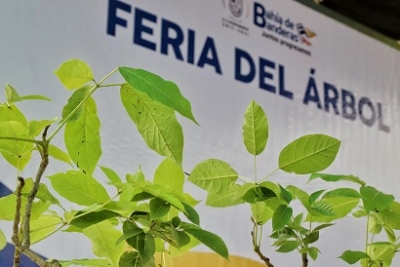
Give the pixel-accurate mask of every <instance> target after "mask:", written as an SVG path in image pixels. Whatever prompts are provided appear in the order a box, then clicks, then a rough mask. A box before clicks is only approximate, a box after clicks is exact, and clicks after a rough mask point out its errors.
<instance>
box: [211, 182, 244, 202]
mask: <svg viewBox="0 0 400 267" xmlns="http://www.w3.org/2000/svg"><path fill="white" fill-rule="evenodd" d="M240 187H241V186H240V185H237V184H233V185H231V186H230V187H229V189H228V190H226V191H223V192H222V193H217V194H208V195H207V200H206V205H208V206H211V207H221V208H223V207H229V206H235V205H238V204H242V203H243V200H241V199H237V198H236V197H235V196H236V193H237V191H238V190H239V188H240Z"/></svg>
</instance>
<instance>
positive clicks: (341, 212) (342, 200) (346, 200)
mask: <svg viewBox="0 0 400 267" xmlns="http://www.w3.org/2000/svg"><path fill="white" fill-rule="evenodd" d="M359 202H360V199H358V198H353V197H332V198H325V199H323V200H322V201H319V203H326V204H328V205H329V207H330V208H332V209H333V212H334V213H333V214H329V213H325V215H324V213H323V211H322V210H321V209H315V208H313V210H315V211H317V212H318V213H313V216H312V218H311V221H313V222H331V221H333V220H336V219H340V218H343V217H345V216H346V215H347V214H349V213H350V212H351V211H352V210H353V209H354V208H355V207H357V205H358V203H359ZM328 211H329V212H330V209H329V210H328ZM307 220H308V221H309V220H310V214H309V215H308V216H307Z"/></svg>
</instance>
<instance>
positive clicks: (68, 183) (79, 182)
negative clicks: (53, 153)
mask: <svg viewBox="0 0 400 267" xmlns="http://www.w3.org/2000/svg"><path fill="white" fill-rule="evenodd" d="M49 179H50V181H51V185H52V186H53V188H54V190H56V191H57V193H58V194H60V195H61V196H62V197H64V198H66V199H67V200H69V201H71V202H73V203H76V204H79V205H84V206H90V205H93V204H102V203H104V202H106V201H108V200H109V199H110V197H109V196H108V194H107V191H106V190H105V189H104V187H103V186H102V185H101V184H100V183H99V182H98V181H97V180H96V179H94V178H93V177H92V176H90V175H88V174H85V173H83V172H81V171H68V172H66V173H57V174H54V175H52V176H49Z"/></svg>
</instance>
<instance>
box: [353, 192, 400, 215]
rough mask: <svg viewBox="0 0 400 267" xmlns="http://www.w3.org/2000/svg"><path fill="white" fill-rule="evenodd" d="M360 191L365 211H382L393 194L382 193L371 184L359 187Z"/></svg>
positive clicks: (390, 201)
mask: <svg viewBox="0 0 400 267" xmlns="http://www.w3.org/2000/svg"><path fill="white" fill-rule="evenodd" d="M360 193H361V196H362V197H363V198H362V200H363V203H364V208H365V210H366V211H367V212H370V211H372V210H377V211H383V210H385V209H387V208H388V207H389V206H390V204H391V203H392V202H393V201H394V196H392V195H388V194H384V193H382V192H380V191H378V190H376V188H374V187H372V186H363V187H361V188H360Z"/></svg>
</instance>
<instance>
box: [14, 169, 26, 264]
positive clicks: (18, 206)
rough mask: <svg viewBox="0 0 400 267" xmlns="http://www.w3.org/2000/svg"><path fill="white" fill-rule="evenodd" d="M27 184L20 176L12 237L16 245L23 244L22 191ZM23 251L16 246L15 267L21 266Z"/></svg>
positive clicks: (16, 192)
mask: <svg viewBox="0 0 400 267" xmlns="http://www.w3.org/2000/svg"><path fill="white" fill-rule="evenodd" d="M24 185H25V181H24V178H22V177H20V176H18V186H17V189H16V190H15V194H16V197H17V201H16V202H17V203H16V208H15V217H14V224H13V235H12V237H11V240H12V241H13V243H14V244H15V245H17V244H21V243H20V240H19V235H18V233H19V221H20V219H21V196H22V194H21V191H22V188H23V187H24ZM20 256H21V253H20V251H19V250H18V249H17V248H15V252H14V265H13V267H19V266H20V262H21V257H20Z"/></svg>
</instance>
